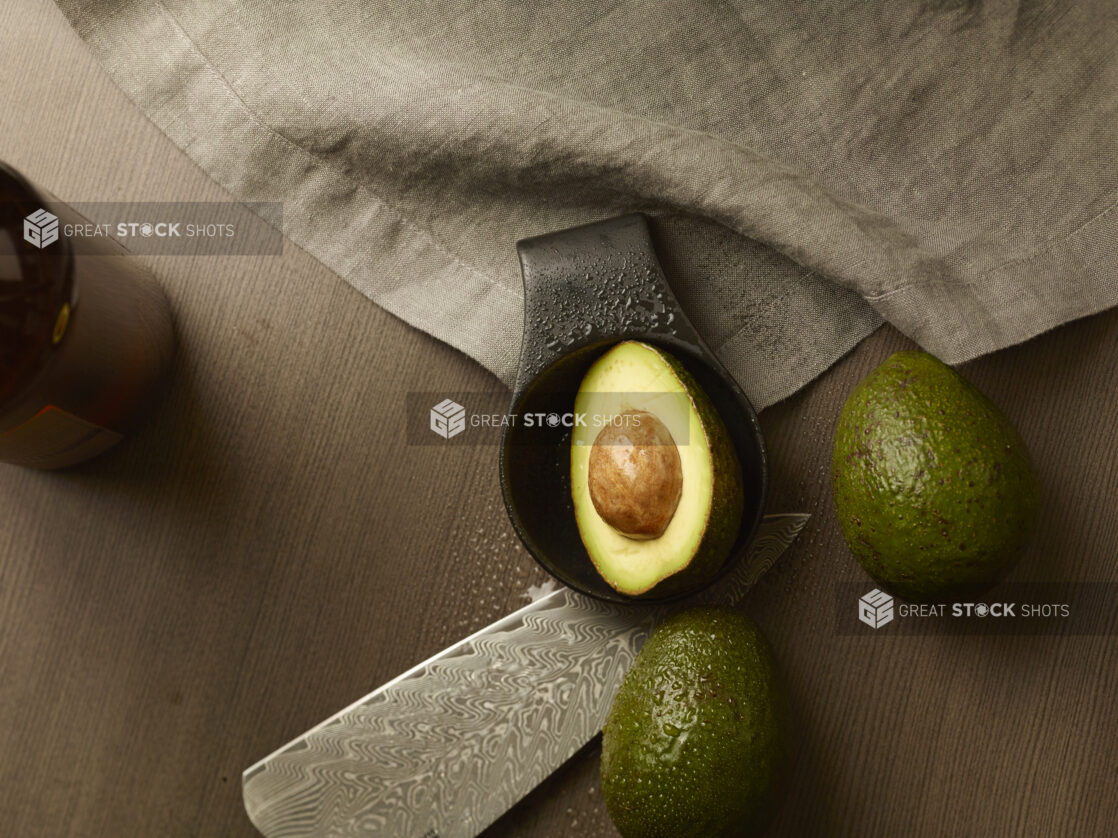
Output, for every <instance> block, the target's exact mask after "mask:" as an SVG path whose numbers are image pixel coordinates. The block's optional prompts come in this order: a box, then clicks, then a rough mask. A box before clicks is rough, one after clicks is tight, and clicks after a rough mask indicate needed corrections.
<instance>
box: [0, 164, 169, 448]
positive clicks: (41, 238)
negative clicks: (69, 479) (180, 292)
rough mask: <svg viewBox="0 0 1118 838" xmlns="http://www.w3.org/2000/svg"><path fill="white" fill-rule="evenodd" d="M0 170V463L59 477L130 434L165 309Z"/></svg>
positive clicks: (164, 330)
mask: <svg viewBox="0 0 1118 838" xmlns="http://www.w3.org/2000/svg"><path fill="white" fill-rule="evenodd" d="M86 223H87V219H85V218H84V217H82V216H80V215H79V214H78V213H77V212H75V211H74V210H73V209H71V208H69V207H67V206H66V205H64V204H62V203H60V202H58V201H55V200H53V198H51V197H50V196H49V195H46V194H45V193H42V192H41V191H40V190H37V189H36V188H35V187H34V186H32V185H31V184H30V183H29V182H28V181H26V180H25V179H24V178H23V177H22V176H20V175H19V173H17V172H15V171H14V170H12V169H11V168H9V167H7V166H5V165H3V164H2V163H0V461H3V462H8V463H14V464H16V465H23V466H32V467H36V468H61V467H64V466H69V465H73V464H75V463H78V462H81V461H82V460H86V459H89V458H90V457H93V456H96V455H97V454H100V453H102V452H103V451H105V450H106V449H108V448H110V447H112V446H113V445H114V444H116V443H117V442H119V441H120V440H121V439H122V438H123V436H124V435H125V434H126V433H128V431H130V430H131V429H132V428H134V427H135V425H136V423H137V422H138V421H139V420H140V419H141V418H142V416H143V414H144V413H145V412H146V409H147V408H148V407H150V405H151V402H152V400H153V398H154V397H155V395H156V393H157V390H158V388H159V387H160V385H161V383H162V381H163V379H164V378H165V376H166V373H167V372H168V370H169V367H170V361H171V356H172V353H173V348H174V336H173V335H174V332H173V328H172V323H171V311H170V306H169V305H168V302H167V298H166V296H165V295H164V293H163V291H162V289H161V288H160V287H159V286H158V285H157V284H156V282H155V281H154V279H152V277H151V276H150V275H149V274H148V273H147V272H146V271H145V270H144V269H143V267H142V266H141V265H140V264H139V263H138V262H137V261H136V260H135V259H134V258H133V257H130V256H128V255H127V253H126V251H125V250H124V249H123V248H122V247H120V245H118V244H117V243H116V242H115V241H113V240H112V239H108V238H101V239H98V240H97V241H96V242H92V241H88V242H87V241H83V242H82V247H81V251H80V252H75V251H76V248H75V246H74V242H72V241H71V240H70V239H69V238H67V236H66V235H65V230H66V229H67V226H71V229H73V227H72V225H80V224H86Z"/></svg>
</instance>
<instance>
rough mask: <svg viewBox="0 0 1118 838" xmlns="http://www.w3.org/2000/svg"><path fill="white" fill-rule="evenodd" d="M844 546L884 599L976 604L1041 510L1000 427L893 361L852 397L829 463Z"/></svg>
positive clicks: (1012, 434)
mask: <svg viewBox="0 0 1118 838" xmlns="http://www.w3.org/2000/svg"><path fill="white" fill-rule="evenodd" d="M831 485H832V489H833V492H834V501H835V512H836V513H837V515H838V520H839V525H840V526H841V528H842V532H843V535H844V536H845V538H846V543H847V544H848V545H850V549H851V551H852V552H853V553H854V555H855V557H856V558H857V559H858V561H859V562H860V563H861V565H862V567H864V568H865V569H866V572H868V573H869V574H870V575H871V576H872V577H873V578H874V579H875V580H877V582H879V583H880V584H881V586H882V587H884V588H885V589H886V590H888V591H889V592H891V593H894V594H897V595H899V596H901V597H904V598H906V599H909V600H914V601H918V602H922V601H937V600H947V599H958V598H962V597H967V596H974V595H978V594H981V593H982V592H984V591H985V590H986V589H988V588H989V587H990V586H991V585H993V584H994V583H995V582H996V581H997V580H998V579H999V578H1000V577H1001V576H1002V575H1003V574H1004V573H1006V572H1007V571H1008V570H1009V569H1010V568H1012V567H1013V565H1014V564H1016V563H1017V560H1018V559H1019V558H1020V556H1021V553H1022V552H1023V550H1024V548H1025V546H1026V545H1027V544H1028V542H1029V539H1030V537H1031V533H1032V529H1033V523H1034V521H1035V519H1036V515H1037V510H1038V506H1039V491H1038V486H1037V479H1036V475H1035V472H1034V470H1033V467H1032V464H1031V462H1030V460H1029V455H1028V452H1027V451H1026V449H1025V444H1024V443H1023V442H1022V441H1021V436H1020V434H1018V432H1017V429H1016V428H1014V427H1013V425H1012V424H1011V423H1010V421H1009V419H1007V418H1006V416H1005V415H1004V414H1003V413H1002V412H1001V411H1000V410H999V409H998V408H997V406H996V405H994V403H993V402H991V401H990V400H989V399H988V398H986V396H984V395H983V394H982V393H980V392H979V391H978V390H977V389H975V388H974V387H973V386H972V385H971V384H970V383H969V382H968V381H966V380H965V379H964V378H963V377H962V376H960V375H959V374H958V373H957V372H955V371H954V370H952V369H951V368H950V367H948V366H947V365H945V364H944V363H942V362H941V361H939V360H938V359H936V358H934V357H933V356H931V355H928V354H927V353H924V352H898V353H896V354H895V355H893V356H892V357H890V358H889V359H888V360H886V361H885V363H883V364H882V365H881V366H880V367H878V368H877V369H876V370H874V371H873V372H872V373H870V375H869V376H868V377H867V378H866V379H865V380H864V381H862V382H861V383H860V384H859V385H858V386H857V387H855V388H854V390H853V391H852V392H851V393H850V396H849V398H848V399H847V401H846V404H845V405H844V406H843V409H842V413H841V415H840V417H839V422H838V428H837V430H836V432H835V447H834V455H833V458H832V461H831Z"/></svg>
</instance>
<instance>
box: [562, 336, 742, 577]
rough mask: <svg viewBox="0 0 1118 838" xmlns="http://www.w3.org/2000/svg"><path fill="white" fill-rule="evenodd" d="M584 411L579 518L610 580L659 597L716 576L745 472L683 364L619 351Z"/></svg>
mask: <svg viewBox="0 0 1118 838" xmlns="http://www.w3.org/2000/svg"><path fill="white" fill-rule="evenodd" d="M575 414H576V416H580V417H583V419H584V420H585V422H584V423H583V424H576V426H575V428H574V431H573V434H572V437H571V495H572V498H573V501H574V512H575V520H576V522H577V524H578V530H579V534H580V536H581V537H582V543H583V544H584V545H585V546H586V551H587V552H588V553H589V554H590V558H591V560H592V561H593V562H594V566H595V567H596V568H597V570H598V572H599V573H600V574H601V576H602V578H603V579H605V581H606V582H608V583H609V584H610V585H611V586H612V587H613V588H614V589H615V590H617V591H619V592H621V593H623V594H628V595H630V596H636V595H640V594H646V593H652V594H654V595H657V596H659V595H665V594H671V593H673V592H675V591H677V590H683V589H685V588H690V587H697V586H699V585H701V584H702V582H704V581H706V580H707V579H709V578H710V577H712V576H714V575H715V574H716V573H717V572H718V571H719V569H720V568H721V567H722V565H723V563H724V562H725V561H726V557H727V555H728V554H729V552H730V549H731V547H732V546H733V543H734V540H735V539H736V538H737V534H738V528H739V526H740V523H741V515H742V506H743V495H742V478H741V466H740V464H739V463H738V460H737V456H736V454H735V451H734V446H733V443H732V442H731V440H730V437H729V434H728V433H727V431H726V426H725V425H724V424H723V423H722V419H721V417H719V415H718V412H717V411H716V410H715V408H714V405H713V404H712V403H711V401H710V399H709V398H708V397H707V395H706V393H704V392H703V390H702V389H701V388H700V387H699V385H698V383H697V382H696V381H695V379H694V378H692V377H691V374H690V373H688V372H687V370H686V369H685V368H684V367H683V365H682V364H681V363H680V362H679V360H677V359H676V358H674V357H673V356H672V355H670V354H669V353H667V352H665V351H663V350H662V349H658V348H656V347H654V346H650V345H648V344H646V343H641V342H638V341H625V342H624V343H619V344H617V345H616V346H614V347H613V348H612V349H610V350H609V351H608V352H606V353H605V354H604V355H602V356H601V357H600V358H599V359H598V360H597V361H595V362H594V364H593V365H592V366H591V367H590V369H589V370H588V371H587V373H586V375H585V377H584V378H583V380H582V384H581V385H580V387H579V391H578V395H577V397H576V399H575ZM665 434H666V435H665ZM677 454H678V457H677V456H676V455H677ZM653 589H655V590H653Z"/></svg>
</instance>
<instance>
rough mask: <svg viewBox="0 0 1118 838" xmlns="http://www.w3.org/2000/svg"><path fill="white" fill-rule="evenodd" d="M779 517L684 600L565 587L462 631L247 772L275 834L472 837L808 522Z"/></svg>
mask: <svg viewBox="0 0 1118 838" xmlns="http://www.w3.org/2000/svg"><path fill="white" fill-rule="evenodd" d="M808 517H809V516H807V515H770V516H768V517H766V518H765V520H764V521H763V522H762V525H761V528H760V530H759V531H758V534H757V537H756V539H755V540H754V542H753V544H752V545H751V547H750V550H749V554H748V556H747V557H746V558H745V560H744V561H742V563H741V565H740V566H739V567H738V569H737V570H736V571H735V572H734V573H733V574H731V575H730V576H729V577H727V578H726V579H725V580H723V581H722V582H721V583H719V585H718V586H717V590H708V591H704V592H703V593H701V594H698V595H696V596H695V597H692V598H690V599H688V600H687V601H685V602H683V603H677V604H674V605H672V606H659V607H647V608H641V607H634V606H632V605H628V606H621V605H611V604H608V603H604V602H599V601H597V600H594V599H591V598H589V597H586V596H583V595H582V594H579V593H576V592H575V591H572V590H571V589H569V588H561V589H559V590H557V591H554V592H552V593H550V594H548V595H547V596H545V597H542V598H540V599H538V600H537V601H535V602H532V603H531V604H529V605H526V606H525V607H524V608H521V609H520V610H519V611H516V612H514V613H512V614H510V615H508V616H507V617H504V618H503V619H501V620H498V621H497V622H496V623H493V624H492V625H490V626H488V627H486V628H484V629H482V630H481V631H479V632H477V633H476V634H472V635H470V636H469V637H467V638H465V639H464V640H461V641H459V642H458V643H456V644H454V645H453V646H451V647H449V648H448V649H445V650H443V651H442V652H440V653H439V654H437V655H435V656H434V657H433V658H431V659H429V660H427V661H424V662H423V663H421V664H419V665H418V666H416V667H414V668H412V669H410V670H408V671H407V672H405V673H403V674H402V675H400V676H399V677H397V678H395V679H393V680H391V681H389V682H388V683H387V684H385V685H384V686H382V687H380V688H379V689H377V690H375V691H373V692H372V693H370V694H369V695H367V696H365V697H364V698H362V699H361V700H359V701H357V702H356V703H354V704H352V705H351V706H349V707H347V708H346V709H344V710H342V711H341V712H340V713H338V714H337V715H335V716H333V717H331V718H329V719H327V720H326V721H324V722H322V723H321V724H320V725H318V726H317V727H315V728H313V729H311V730H309V731H307V732H306V733H304V734H303V735H302V736H300V737H299V738H298V739H296V740H294V741H293V742H291V743H289V744H288V745H286V746H285V747H283V748H281V749H279V750H278V751H276V752H275V753H273V754H272V755H271V756H268V757H266V758H265V759H263V760H261V761H260V762H258V763H257V764H256V765H254V766H252V767H251V768H249V769H248V770H247V771H245V772H244V776H243V792H244V803H245V809H246V810H247V812H248V815H249V818H251V820H252V822H253V824H255V826H256V828H257V829H259V830H260V831H261V832H262V833H263V834H264V835H266V836H267V838H357V837H358V836H361V838H365V837H366V836H373V835H376V836H391V838H470V837H471V836H474V835H477V834H478V833H479V832H481V831H482V830H483V829H485V828H486V827H487V826H489V824H491V823H492V822H493V821H495V820H496V819H497V818H498V817H500V816H501V815H502V814H504V813H505V812H506V811H507V810H508V809H509V808H511V807H512V805H513V804H515V803H516V802H517V801H518V800H520V799H521V798H522V797H524V795H526V794H527V793H528V792H529V791H531V790H532V789H533V788H535V786H536V785H538V784H539V783H540V782H541V781H542V780H543V779H544V778H545V777H547V776H548V775H549V774H551V772H553V771H555V770H556V769H557V768H558V767H559V766H560V765H562V764H563V763H564V762H565V761H566V760H567V759H569V758H570V757H571V756H572V755H573V754H574V753H575V752H576V751H577V750H578V749H579V748H581V747H582V746H584V745H585V744H586V743H587V742H589V741H590V740H591V739H592V738H593V737H594V736H595V735H596V734H597V733H598V732H599V731H600V730H601V729H602V725H603V724H604V723H605V719H606V715H607V713H608V712H609V706H610V703H611V702H612V700H613V696H614V694H615V693H616V692H617V689H618V687H619V686H620V685H621V679H622V676H623V675H624V674H625V672H626V670H628V668H629V664H630V663H631V662H632V660H633V657H634V656H635V655H636V653H637V651H638V650H639V649H640V646H641V644H642V643H643V642H644V640H645V638H646V637H647V636H648V634H649V632H650V631H651V630H652V628H653V626H654V625H655V624H656V622H657V621H659V620H660V619H662V618H663V617H664V616H666V615H667V614H668V613H671V612H672V611H675V610H677V609H678V608H680V607H683V606H686V605H691V604H701V603H715V602H721V603H733V602H736V601H737V600H738V599H740V598H741V597H742V596H743V595H744V594H745V592H746V591H748V590H749V589H750V588H751V587H752V586H753V584H754V583H755V582H756V581H757V579H758V578H760V576H761V575H762V574H763V573H764V572H765V571H766V570H768V569H769V568H770V567H772V565H773V563H774V562H775V561H776V560H777V558H778V557H779V556H780V554H781V553H783V552H784V550H785V549H786V548H787V547H788V546H789V545H790V544H791V543H792V542H793V541H794V540H795V538H796V536H797V535H798V534H799V532H800V530H801V529H803V527H804V525H805V524H806V522H807V519H808Z"/></svg>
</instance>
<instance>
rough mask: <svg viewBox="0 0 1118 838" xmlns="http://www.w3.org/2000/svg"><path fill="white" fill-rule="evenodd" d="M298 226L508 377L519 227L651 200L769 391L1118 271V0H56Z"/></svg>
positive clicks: (1006, 328)
mask: <svg viewBox="0 0 1118 838" xmlns="http://www.w3.org/2000/svg"><path fill="white" fill-rule="evenodd" d="M57 2H58V5H59V6H60V7H61V9H62V10H63V12H64V13H65V14H66V15H67V17H68V18H69V20H70V21H71V23H72V24H73V25H74V27H75V28H76V29H77V31H78V32H79V33H80V34H81V36H82V37H83V38H84V39H85V40H86V41H87V43H88V44H89V45H90V46H91V48H92V49H93V50H94V51H95V53H96V54H97V55H98V57H99V59H100V60H101V62H102V63H103V64H104V66H105V67H106V68H107V70H108V72H109V73H110V74H111V75H112V76H113V78H114V79H115V81H116V82H117V83H118V84H119V85H120V86H121V87H122V89H123V90H124V91H125V92H126V93H127V94H128V95H129V96H130V97H131V98H132V99H133V100H134V101H135V102H136V104H137V105H138V106H139V107H140V108H141V109H142V110H143V111H144V112H145V113H146V114H147V115H148V117H149V118H150V119H151V120H152V121H153V122H154V123H155V124H156V125H158V126H159V127H160V128H161V129H162V130H163V131H164V132H165V133H166V134H167V135H168V136H169V137H170V138H171V139H172V140H173V141H174V142H176V143H177V144H178V145H179V146H180V147H181V148H182V149H183V150H184V151H185V152H186V153H187V154H188V155H189V156H190V157H191V158H193V159H194V160H195V161H196V162H197V163H198V164H199V165H200V166H201V167H202V168H203V169H204V170H205V171H207V172H208V173H209V174H210V175H211V176H212V177H213V178H214V179H216V180H217V181H218V182H219V183H221V184H222V185H223V186H225V187H226V188H227V189H228V190H229V191H230V192H231V193H232V194H233V195H234V196H236V197H237V198H239V199H242V200H245V201H282V202H283V204H284V217H283V228H284V231H285V233H286V234H287V235H288V236H289V237H290V238H291V239H292V240H293V241H294V242H296V243H297V244H298V245H300V246H301V247H303V248H305V249H306V250H308V251H309V252H310V253H311V254H312V255H314V256H315V257H317V258H318V259H319V260H321V261H322V262H324V263H325V264H326V265H327V266H328V267H330V268H331V269H333V270H334V271H335V272H337V273H338V274H339V275H340V276H342V277H343V278H344V279H345V280H346V281H348V282H349V283H351V284H352V285H353V286H354V287H356V288H357V289H359V290H360V291H361V292H363V293H364V294H365V295H367V296H368V297H369V298H371V299H372V300H374V301H376V302H377V303H378V304H379V305H381V306H383V307H384V308H386V309H388V310H389V311H391V312H393V313H394V314H396V315H398V316H399V317H401V318H403V319H404V320H406V321H408V322H409V323H412V324H413V325H415V326H417V327H419V328H421V329H424V330H426V331H427V332H429V333H431V334H433V335H435V336H436V337H438V338H440V339H442V340H445V341H447V342H448V343H450V344H452V345H453V346H456V347H457V348H459V349H461V350H462V351H464V352H466V353H468V354H469V355H471V356H472V357H474V358H475V359H477V360H478V361H479V362H481V363H482V364H484V365H485V366H486V367H488V368H489V369H490V370H492V371H493V372H494V373H495V374H496V375H497V376H499V377H500V378H502V379H503V380H505V381H506V382H511V380H512V378H513V377H514V374H515V368H516V362H517V356H518V347H519V342H520V331H521V327H522V311H521V309H522V306H521V293H520V279H519V271H518V266H517V263H516V254H515V248H514V244H515V242H516V241H517V240H518V239H520V238H523V237H525V236H529V235H535V234H539V233H543V232H548V231H551V230H557V229H561V228H564V227H568V226H573V225H575V224H580V223H585V222H588V221H593V220H597V219H600V218H604V217H608V216H610V215H615V214H620V213H624V212H631V211H634V210H640V211H644V212H647V213H649V214H650V215H652V216H653V218H654V228H655V233H656V237H657V245H658V249H659V252H660V253H661V256H662V259H663V261H664V262H665V268H666V270H667V273H668V276H669V279H670V280H671V281H672V284H673V287H674V288H675V290H676V293H677V296H679V298H680V300H681V302H682V303H683V305H684V307H685V309H686V310H687V311H688V313H689V315H690V316H691V319H692V320H693V321H694V322H695V325H696V326H697V328H698V329H699V330H700V332H702V333H703V335H704V336H705V337H706V339H707V341H708V343H710V344H711V345H712V347H713V348H714V349H715V351H716V352H717V353H718V355H719V356H720V357H721V359H722V360H723V362H724V363H725V364H726V366H727V367H728V369H729V370H730V371H731V372H732V373H733V374H734V375H735V376H736V377H737V378H738V379H739V381H740V382H741V383H742V385H743V387H744V388H745V390H746V391H747V392H748V393H749V395H750V396H751V398H752V399H753V400H754V402H755V403H756V404H757V405H758V406H760V407H763V406H765V405H768V404H771V403H773V402H775V401H777V400H779V399H781V398H783V397H785V396H787V395H789V394H791V393H793V392H795V391H796V390H797V389H799V388H800V387H802V386H803V385H804V384H806V383H807V382H808V381H810V380H811V379H812V378H814V377H815V376H817V375H818V374H819V373H820V372H822V371H823V370H825V369H826V368H827V367H828V366H829V365H830V364H832V363H833V362H834V361H835V360H836V359H838V358H839V357H840V356H842V355H843V354H844V353H845V352H847V351H848V350H849V349H850V348H851V347H853V346H854V345H855V344H856V343H857V342H858V341H859V340H861V339H862V338H863V337H865V336H866V335H867V334H869V333H870V332H871V331H873V330H874V329H875V328H877V326H878V325H880V323H881V322H882V321H883V320H887V321H889V322H891V323H893V324H894V325H895V326H896V327H897V328H899V329H900V330H901V331H903V332H904V333H906V334H908V335H909V336H911V337H912V338H913V339H914V340H916V341H917V342H918V343H920V344H921V345H922V346H924V347H925V348H926V349H928V350H929V351H931V352H933V353H935V354H937V355H939V356H940V357H941V358H943V359H944V360H945V361H947V362H949V363H956V362H960V361H964V360H968V359H970V358H973V357H976V356H978V355H981V354H983V353H987V352H990V351H993V350H996V349H999V348H1001V347H1004V346H1007V345H1010V344H1013V343H1016V342H1019V341H1022V340H1025V339H1027V338H1029V337H1032V336H1033V335H1036V334H1038V333H1040V332H1042V331H1044V330H1046V329H1049V328H1052V327H1053V326H1056V325H1058V324H1060V323H1063V322H1065V321H1067V320H1070V319H1073V318H1076V317H1080V316H1084V315H1087V314H1091V313H1093V312H1096V311H1099V310H1101V309H1104V308H1107V307H1109V306H1113V305H1115V304H1116V303H1118V235H1116V234H1118V211H1115V205H1116V204H1118V165H1116V162H1118V4H1114V3H1113V2H1112V0H1078V2H1076V0H1066V2H1046V0H988V2H981V1H980V0H924V2H918V1H917V0H901V2H897V0H890V1H889V2H887V1H886V0H812V2H796V1H795V0H748V1H747V0H738V1H737V2H735V1H734V0H660V2H648V0H643V1H642V0H612V2H589V0H561V1H560V2H553V1H552V0H534V2H531V3H523V2H519V0H428V2H423V3H400V2H393V1H391V0H334V2H331V3H328V4H326V3H296V2H290V0H240V1H239V2H232V0H57Z"/></svg>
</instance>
